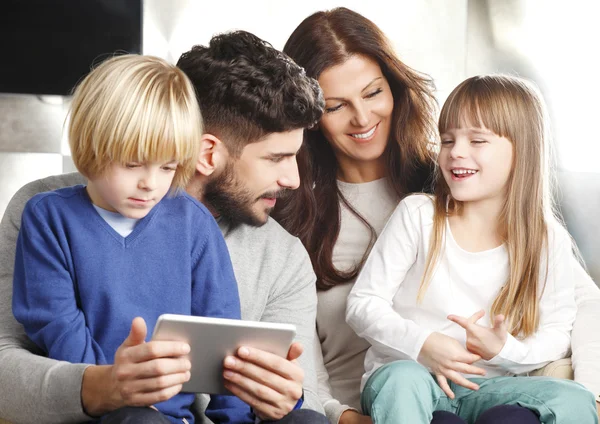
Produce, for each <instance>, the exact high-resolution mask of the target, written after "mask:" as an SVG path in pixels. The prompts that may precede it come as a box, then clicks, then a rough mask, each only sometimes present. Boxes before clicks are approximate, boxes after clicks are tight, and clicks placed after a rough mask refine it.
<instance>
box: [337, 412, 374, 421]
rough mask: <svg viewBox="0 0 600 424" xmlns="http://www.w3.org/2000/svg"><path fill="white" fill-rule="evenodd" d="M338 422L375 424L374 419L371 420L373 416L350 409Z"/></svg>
mask: <svg viewBox="0 0 600 424" xmlns="http://www.w3.org/2000/svg"><path fill="white" fill-rule="evenodd" d="M338 424H373V421H372V420H371V417H368V416H366V415H362V414H359V413H358V412H356V411H353V410H352V409H348V410H347V411H344V413H343V414H342V415H341V416H340V420H339V421H338Z"/></svg>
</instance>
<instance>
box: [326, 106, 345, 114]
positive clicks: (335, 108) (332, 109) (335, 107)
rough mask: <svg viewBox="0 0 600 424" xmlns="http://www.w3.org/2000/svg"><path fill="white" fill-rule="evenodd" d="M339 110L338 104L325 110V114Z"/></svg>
mask: <svg viewBox="0 0 600 424" xmlns="http://www.w3.org/2000/svg"><path fill="white" fill-rule="evenodd" d="M341 108H342V104H339V105H337V106H332V107H328V108H325V112H327V113H331V112H335V111H338V110H340V109H341Z"/></svg>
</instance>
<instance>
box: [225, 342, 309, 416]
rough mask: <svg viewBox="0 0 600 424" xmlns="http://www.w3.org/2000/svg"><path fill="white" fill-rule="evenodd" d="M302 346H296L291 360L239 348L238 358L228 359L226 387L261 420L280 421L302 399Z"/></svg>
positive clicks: (289, 352)
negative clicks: (298, 361) (300, 360)
mask: <svg viewBox="0 0 600 424" xmlns="http://www.w3.org/2000/svg"><path fill="white" fill-rule="evenodd" d="M302 350H303V348H302V345H301V344H300V343H297V342H296V343H293V344H292V345H291V346H290V350H289V351H288V357H287V358H282V357H280V356H277V355H275V354H272V353H269V352H265V351H263V350H259V349H254V348H250V347H240V348H239V349H238V351H237V355H235V356H228V357H226V358H225V360H224V362H223V365H224V367H225V370H224V372H223V376H224V378H225V387H226V388H227V390H229V391H230V392H231V393H233V394H234V395H236V396H237V397H239V398H240V399H241V400H243V401H244V402H246V403H247V404H248V405H250V407H252V409H253V411H254V413H255V414H256V416H258V417H259V418H260V419H261V420H280V419H281V418H283V417H285V416H286V415H287V414H289V413H290V411H292V410H293V409H294V407H295V406H296V404H297V403H298V399H300V397H302V384H303V382H304V370H303V369H302V368H301V367H300V365H298V363H297V361H296V359H298V358H299V357H300V355H301V354H302Z"/></svg>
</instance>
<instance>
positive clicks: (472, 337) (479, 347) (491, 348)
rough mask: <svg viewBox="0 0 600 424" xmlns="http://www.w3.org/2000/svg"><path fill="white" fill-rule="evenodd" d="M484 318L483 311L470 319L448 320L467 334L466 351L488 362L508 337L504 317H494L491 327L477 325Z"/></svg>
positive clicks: (450, 317)
mask: <svg viewBox="0 0 600 424" xmlns="http://www.w3.org/2000/svg"><path fill="white" fill-rule="evenodd" d="M484 316H485V312H484V311H479V312H476V313H475V314H473V315H472V316H471V317H470V318H464V317H460V316H457V315H448V319H449V320H450V321H452V322H455V323H457V324H458V325H460V326H461V327H462V328H464V329H465V330H466V332H467V349H468V350H469V352H472V353H475V354H476V355H479V356H481V357H482V358H483V359H485V360H486V361H489V360H490V359H492V358H493V357H494V356H496V355H498V354H499V353H500V351H501V350H502V348H503V347H504V344H505V343H506V338H507V337H508V330H507V328H506V322H505V320H504V315H496V316H495V317H494V324H493V326H492V327H484V326H482V325H479V324H477V321H479V320H480V319H481V318H483V317H484Z"/></svg>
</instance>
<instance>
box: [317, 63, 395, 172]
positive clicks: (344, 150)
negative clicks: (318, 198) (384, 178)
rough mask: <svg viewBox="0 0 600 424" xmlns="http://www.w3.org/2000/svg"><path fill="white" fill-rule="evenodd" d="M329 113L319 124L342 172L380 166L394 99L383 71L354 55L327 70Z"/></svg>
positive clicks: (323, 77)
mask: <svg viewBox="0 0 600 424" xmlns="http://www.w3.org/2000/svg"><path fill="white" fill-rule="evenodd" d="M319 85H320V86H321V88H322V90H323V94H324V96H325V101H326V104H325V113H324V114H323V118H321V121H320V123H319V126H320V129H321V131H323V134H324V135H325V137H326V138H327V140H328V141H329V143H331V146H332V147H333V150H334V152H335V155H336V157H337V159H338V162H339V164H340V167H341V168H342V169H346V170H348V169H352V168H358V167H361V166H363V165H364V164H365V163H368V162H373V163H378V160H379V159H380V158H381V157H382V155H383V152H384V150H385V147H386V145H387V143H388V140H389V138H390V128H391V119H392V112H393V109H394V98H393V97H392V92H391V90H390V86H389V84H388V82H387V80H386V79H385V77H384V76H383V73H382V72H381V68H380V67H379V65H378V64H377V62H375V61H374V60H372V59H371V58H369V57H366V56H352V57H350V58H349V59H348V60H347V61H346V62H344V63H342V64H340V65H336V66H332V67H331V68H328V69H326V70H325V71H323V72H322V73H321V75H320V77H319Z"/></svg>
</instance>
